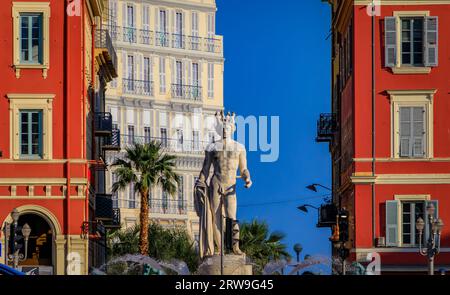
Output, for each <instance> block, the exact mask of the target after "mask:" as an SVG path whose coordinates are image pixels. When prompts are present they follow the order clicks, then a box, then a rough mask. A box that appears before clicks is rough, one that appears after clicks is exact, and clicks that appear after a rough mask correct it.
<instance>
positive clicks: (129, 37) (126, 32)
mask: <svg viewBox="0 0 450 295" xmlns="http://www.w3.org/2000/svg"><path fill="white" fill-rule="evenodd" d="M122 33H123V34H122V36H123V39H122V40H123V42H128V43H137V36H136V35H137V29H136V28H133V27H122Z"/></svg>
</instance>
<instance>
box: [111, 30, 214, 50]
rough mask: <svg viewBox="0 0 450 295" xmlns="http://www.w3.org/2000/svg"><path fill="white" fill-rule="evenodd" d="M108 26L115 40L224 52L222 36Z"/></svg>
mask: <svg viewBox="0 0 450 295" xmlns="http://www.w3.org/2000/svg"><path fill="white" fill-rule="evenodd" d="M108 27H109V30H110V32H111V38H112V39H113V41H120V42H127V43H136V44H137V43H139V44H143V45H154V46H158V47H171V48H176V49H187V50H195V51H205V52H211V53H218V54H219V53H222V50H223V46H222V39H221V38H210V37H208V38H203V37H199V36H189V35H184V34H177V33H169V32H164V31H151V30H149V29H137V28H133V27H120V26H108Z"/></svg>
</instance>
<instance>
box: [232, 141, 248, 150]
mask: <svg viewBox="0 0 450 295" xmlns="http://www.w3.org/2000/svg"><path fill="white" fill-rule="evenodd" d="M234 144H235V147H236V151H238V152H245V151H246V150H245V146H244V145H243V144H242V143H240V142H237V141H235V143H234Z"/></svg>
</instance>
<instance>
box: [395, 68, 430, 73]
mask: <svg viewBox="0 0 450 295" xmlns="http://www.w3.org/2000/svg"><path fill="white" fill-rule="evenodd" d="M392 72H393V73H394V74H396V75H413V74H429V73H430V72H431V68H430V67H393V68H392Z"/></svg>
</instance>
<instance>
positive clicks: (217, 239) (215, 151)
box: [194, 112, 252, 257]
mask: <svg viewBox="0 0 450 295" xmlns="http://www.w3.org/2000/svg"><path fill="white" fill-rule="evenodd" d="M216 130H217V133H219V135H222V138H221V139H220V140H219V141H216V142H214V143H211V144H209V145H208V146H207V148H206V150H205V160H204V162H203V168H202V170H201V172H200V176H199V179H198V181H197V182H196V184H195V189H194V191H195V207H196V211H197V213H198V214H199V217H200V239H199V252H200V256H201V257H207V256H213V255H218V254H219V253H220V247H221V232H220V231H221V228H223V227H222V226H221V222H224V221H223V220H222V218H221V217H222V216H224V217H226V218H230V219H232V220H236V209H237V200H236V179H237V178H238V177H237V176H236V171H237V170H238V169H239V172H240V175H241V176H240V178H242V179H243V180H244V182H245V187H246V188H250V187H251V185H252V181H251V179H250V172H249V171H248V169H247V155H246V150H245V147H244V146H243V145H242V144H240V143H238V142H236V141H235V140H233V139H232V135H233V133H234V132H235V130H236V126H235V115H234V114H232V115H231V114H228V115H226V116H224V114H223V112H220V113H216ZM211 167H212V168H213V169H212V170H213V171H212V173H211ZM221 202H223V206H221ZM221 207H223V212H221ZM233 253H234V254H235V255H242V254H243V253H242V251H241V250H240V249H239V225H238V224H237V223H234V228H233Z"/></svg>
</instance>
